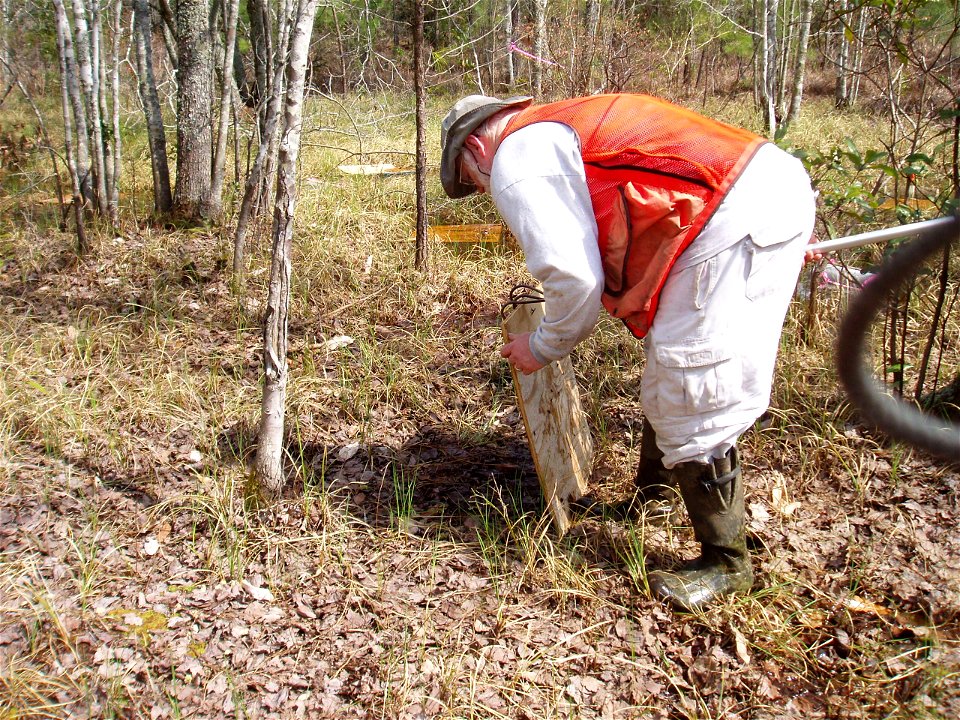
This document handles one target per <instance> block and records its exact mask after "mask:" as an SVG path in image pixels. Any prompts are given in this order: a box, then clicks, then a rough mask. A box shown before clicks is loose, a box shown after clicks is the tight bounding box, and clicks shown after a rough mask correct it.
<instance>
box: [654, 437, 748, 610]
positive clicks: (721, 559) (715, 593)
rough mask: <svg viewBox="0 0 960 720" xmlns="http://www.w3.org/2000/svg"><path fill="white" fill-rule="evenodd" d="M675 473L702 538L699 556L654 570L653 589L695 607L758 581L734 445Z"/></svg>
mask: <svg viewBox="0 0 960 720" xmlns="http://www.w3.org/2000/svg"><path fill="white" fill-rule="evenodd" d="M673 475H674V477H675V478H676V481H677V484H678V485H679V487H680V494H681V495H682V496H683V501H684V503H685V504H686V506H687V513H688V514H689V515H690V520H691V522H692V524H693V533H694V535H695V536H696V538H697V541H698V542H699V543H700V557H699V558H697V559H696V560H694V561H693V562H690V563H688V564H687V565H685V566H683V567H682V568H680V569H678V570H675V571H673V572H664V571H657V572H653V573H650V576H649V583H650V591H651V592H652V593H653V595H654V597H658V598H660V599H661V600H665V601H667V602H669V603H670V604H672V605H674V606H675V607H677V608H679V609H681V610H686V611H688V612H694V611H697V610H700V609H702V608H704V607H706V606H707V605H710V604H711V603H712V602H713V601H714V600H716V599H717V598H718V597H720V596H722V595H729V594H731V593H737V592H744V591H746V590H749V589H750V586H751V585H752V584H753V568H752V567H751V565H750V555H749V553H748V552H747V540H746V531H745V528H744V509H743V482H742V478H741V473H740V458H739V456H738V455H737V449H736V448H735V447H734V448H731V449H730V451H729V452H728V453H727V455H726V456H725V457H723V458H721V459H719V460H714V461H713V463H711V464H705V463H697V462H688V463H681V464H679V465H677V466H676V467H674V468H673Z"/></svg>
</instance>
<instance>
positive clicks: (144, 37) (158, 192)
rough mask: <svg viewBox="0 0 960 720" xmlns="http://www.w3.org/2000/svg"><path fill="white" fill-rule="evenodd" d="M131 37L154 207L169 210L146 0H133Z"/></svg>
mask: <svg viewBox="0 0 960 720" xmlns="http://www.w3.org/2000/svg"><path fill="white" fill-rule="evenodd" d="M133 18H134V40H135V43H136V50H137V68H138V75H139V87H140V102H141V103H142V104H143V114H144V117H145V118H146V121H147V140H148V142H149V145H150V167H151V169H152V171H153V207H154V210H155V211H156V212H158V213H167V212H170V210H171V208H172V207H173V194H172V193H171V192H170V168H169V165H168V164H167V136H166V133H165V132H164V128H163V111H162V110H161V108H160V96H159V95H158V94H157V83H156V79H155V77H154V73H153V42H152V38H153V29H152V23H151V19H150V6H149V4H148V0H133Z"/></svg>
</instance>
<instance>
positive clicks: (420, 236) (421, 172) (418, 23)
mask: <svg viewBox="0 0 960 720" xmlns="http://www.w3.org/2000/svg"><path fill="white" fill-rule="evenodd" d="M423 2H424V0H415V2H414V16H413V87H414V93H415V95H416V103H417V148H416V150H417V254H416V263H415V264H416V268H417V270H419V271H420V272H426V271H427V270H428V269H429V267H430V246H429V244H428V243H427V150H426V148H427V135H426V122H427V118H426V115H427V111H426V101H425V99H424V98H425V96H426V90H425V89H424V80H423Z"/></svg>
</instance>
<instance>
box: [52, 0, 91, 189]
mask: <svg viewBox="0 0 960 720" xmlns="http://www.w3.org/2000/svg"><path fill="white" fill-rule="evenodd" d="M53 7H54V12H55V17H56V27H57V47H58V49H59V52H60V59H61V62H62V66H61V73H60V76H61V81H62V82H63V84H64V89H65V90H66V93H67V101H68V103H69V105H70V108H71V110H72V115H73V123H71V124H72V125H75V126H76V139H77V144H76V156H75V157H76V160H75V162H74V164H73V172H74V173H76V175H77V180H78V182H79V185H80V196H81V198H82V201H83V204H85V203H88V202H89V203H93V202H94V192H93V183H92V177H91V168H90V143H89V137H90V135H89V133H88V131H87V114H86V110H85V109H84V107H83V95H82V93H81V90H80V78H79V76H78V74H77V63H76V58H75V55H74V50H73V31H72V30H71V28H70V21H69V20H68V19H67V10H66V8H65V7H64V5H63V0H53ZM64 123H65V124H66V118H64ZM71 142H72V140H71Z"/></svg>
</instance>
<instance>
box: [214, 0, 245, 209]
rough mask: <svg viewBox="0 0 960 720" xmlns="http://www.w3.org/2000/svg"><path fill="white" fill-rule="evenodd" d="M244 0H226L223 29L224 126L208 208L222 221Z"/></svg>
mask: <svg viewBox="0 0 960 720" xmlns="http://www.w3.org/2000/svg"><path fill="white" fill-rule="evenodd" d="M239 9H240V0H224V4H223V26H224V31H225V34H226V43H225V46H224V48H223V85H222V87H221V89H220V123H219V125H218V127H217V149H216V153H215V155H214V157H213V177H212V178H211V180H210V197H209V198H208V199H207V207H208V209H209V213H210V217H211V218H212V219H215V220H219V219H220V216H221V215H222V214H223V176H224V174H225V171H226V164H227V135H228V133H229V128H230V101H231V98H232V97H233V51H234V48H236V44H237V15H238V11H239Z"/></svg>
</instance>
